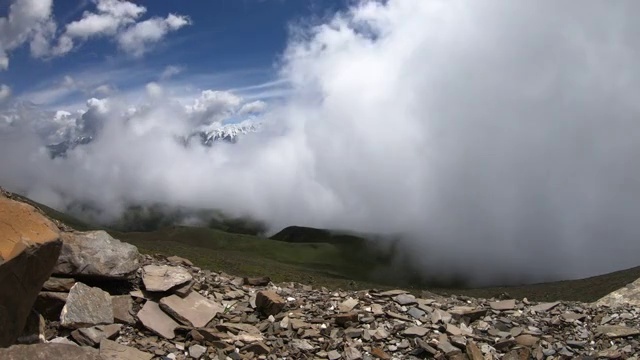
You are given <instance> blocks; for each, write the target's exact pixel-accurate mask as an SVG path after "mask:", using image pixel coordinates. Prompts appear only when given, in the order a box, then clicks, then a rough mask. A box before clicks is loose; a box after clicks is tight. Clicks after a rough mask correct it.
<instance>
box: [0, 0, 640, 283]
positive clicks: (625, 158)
mask: <svg viewBox="0 0 640 360" xmlns="http://www.w3.org/2000/svg"><path fill="white" fill-rule="evenodd" d="M638 13H640V3H638V2H636V1H618V2H605V1H562V2H557V1H553V2H552V1H529V2H521V1H482V2H474V1H427V0H423V1H415V0H390V1H388V2H386V4H381V3H378V2H363V3H362V4H360V5H354V6H353V7H352V8H351V10H350V11H349V12H348V13H343V14H337V15H336V16H335V17H334V18H332V19H330V20H328V21H327V22H326V23H324V24H314V25H308V26H306V27H298V28H296V29H293V30H292V34H291V39H290V42H289V46H288V49H287V50H286V52H285V53H284V54H283V56H282V59H281V62H280V65H279V67H280V71H279V77H280V80H282V81H284V82H287V83H288V84H289V85H290V89H291V90H290V95H289V96H288V97H287V98H286V99H285V100H284V101H283V102H282V103H271V104H268V105H267V106H266V108H265V106H264V105H265V104H264V103H260V104H256V103H250V102H249V101H247V100H244V99H242V98H240V97H237V96H236V95H233V94H231V93H223V92H220V93H214V92H205V93H202V94H201V95H200V97H199V98H198V99H194V100H193V102H192V103H191V104H190V105H187V106H183V105H181V104H179V103H177V101H174V100H173V99H171V98H169V97H168V96H166V95H165V94H167V93H168V92H167V91H164V90H165V89H163V85H162V84H150V85H149V86H147V92H148V96H147V98H146V99H145V100H144V102H143V103H130V102H128V101H127V100H126V99H125V98H124V97H118V96H117V95H116V96H112V97H110V98H108V99H102V100H97V99H93V100H90V101H89V102H88V103H87V107H88V109H87V112H86V113H84V114H58V116H56V119H58V121H59V122H60V121H63V120H64V119H67V120H69V121H72V122H73V123H74V124H77V125H78V126H80V127H84V128H85V130H86V129H92V131H95V132H96V133H97V134H98V135H97V136H96V138H95V140H94V141H93V142H92V143H90V144H88V145H84V146H79V147H77V148H75V149H74V150H73V151H70V152H69V154H68V157H67V158H56V159H55V160H51V159H50V158H49V157H48V155H47V153H46V152H45V151H43V150H42V148H41V147H39V146H41V145H42V138H43V137H42V136H41V135H40V136H39V135H37V134H35V133H34V131H33V128H34V126H32V121H30V120H31V119H27V118H26V117H28V116H27V115H26V114H28V113H29V112H26V111H25V112H23V115H22V117H21V115H19V114H18V115H16V117H14V118H12V119H13V120H11V121H10V120H8V119H9V118H8V117H7V118H6V121H5V123H6V124H4V125H2V123H1V122H0V127H1V128H3V129H4V130H3V132H2V134H3V135H2V138H0V169H1V170H0V184H2V185H3V186H6V187H8V188H9V189H14V190H20V191H23V192H26V193H27V194H28V195H30V196H32V197H34V198H35V199H37V200H41V201H44V202H45V203H48V204H51V205H54V206H59V207H64V205H65V204H67V203H68V202H69V201H70V200H78V201H85V202H91V203H94V204H98V205H99V206H100V207H101V208H103V209H105V211H106V213H105V214H110V215H111V216H113V215H116V214H117V213H118V211H120V210H121V209H122V206H123V205H125V204H127V203H129V202H134V203H150V202H156V201H162V202H168V203H171V204H176V205H185V206H198V207H215V208H220V209H224V210H227V211H230V212H233V213H239V214H240V213H242V214H250V215H252V216H255V217H257V218H260V219H264V220H266V221H268V222H269V224H270V225H271V226H272V227H273V228H274V229H277V228H278V227H282V226H286V225H291V224H296V225H310V226H317V227H329V228H341V229H352V230H358V231H367V232H380V233H403V234H405V235H406V236H407V239H410V240H408V242H407V244H409V245H410V246H408V247H407V249H406V250H407V254H409V255H410V256H411V257H412V258H413V259H414V260H415V261H416V262H417V263H419V264H420V265H421V266H422V268H423V269H424V271H425V272H432V273H433V272H438V273H443V274H446V273H453V272H462V273H464V274H470V275H472V276H475V277H476V279H477V280H481V281H486V280H487V279H493V280H495V279H507V278H511V279H517V278H519V277H520V276H523V275H524V276H527V278H528V279H530V280H542V279H548V278H560V277H577V276H586V275H592V274H598V273H603V272H606V271H611V270H616V269H621V268H625V267H631V266H636V265H640V261H639V260H638V256H637V254H638V253H639V251H640V174H639V173H640V167H639V166H638V158H639V156H640V123H639V120H640V117H639V115H640V99H639V97H640V78H639V75H640V67H639V66H638V64H639V62H640V54H639V50H640V43H639V42H638V38H639V36H640V31H639V30H640V22H638V21H636V19H635V17H636V16H637V14H638ZM243 108H244V109H245V110H242V109H243ZM253 108H259V109H260V111H259V112H258V115H255V116H257V117H259V119H260V121H261V122H262V123H263V124H264V126H263V129H262V131H261V132H258V133H256V134H249V135H247V136H244V137H242V138H241V140H240V141H239V142H238V143H236V144H217V145H215V146H213V147H212V148H206V147H202V146H189V147H185V146H183V145H182V144H181V143H180V142H179V141H176V138H175V135H176V134H178V135H179V134H185V133H186V132H188V131H189V129H191V128H192V127H193V126H207V124H211V123H214V124H217V123H218V122H224V121H225V119H228V118H231V117H237V116H239V115H243V114H246V113H247V112H248V111H249V110H246V109H253ZM34 121H35V120H34ZM38 121H39V120H38ZM38 121H35V122H38ZM203 124H204V125H203Z"/></svg>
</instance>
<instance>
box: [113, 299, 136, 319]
mask: <svg viewBox="0 0 640 360" xmlns="http://www.w3.org/2000/svg"><path fill="white" fill-rule="evenodd" d="M111 306H112V307H113V319H114V320H115V322H118V323H122V324H130V325H131V324H135V322H136V319H134V318H133V315H132V314H131V312H132V311H133V301H132V300H131V296H129V295H118V296H112V297H111Z"/></svg>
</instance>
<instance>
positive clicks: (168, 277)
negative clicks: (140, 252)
mask: <svg viewBox="0 0 640 360" xmlns="http://www.w3.org/2000/svg"><path fill="white" fill-rule="evenodd" d="M143 270H144V271H143V275H142V282H143V283H144V287H145V289H146V290H147V291H167V290H169V289H171V288H172V287H174V286H178V285H181V284H184V283H186V282H188V281H191V279H192V276H191V274H189V272H188V271H187V270H185V269H184V268H181V267H177V266H169V265H147V266H145V267H144V268H143Z"/></svg>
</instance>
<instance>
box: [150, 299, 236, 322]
mask: <svg viewBox="0 0 640 360" xmlns="http://www.w3.org/2000/svg"><path fill="white" fill-rule="evenodd" d="M160 308H161V309H162V310H164V311H165V312H166V313H167V314H169V315H171V316H172V317H173V318H174V319H176V320H178V321H179V322H181V323H183V324H185V325H189V326H194V327H205V326H206V325H207V324H208V323H209V321H211V320H212V319H213V318H214V317H215V316H216V314H217V313H219V312H222V311H223V310H224V308H223V307H222V305H221V304H218V303H216V302H213V301H211V300H209V299H207V298H205V297H204V296H202V295H200V294H198V293H197V292H195V291H193V292H191V293H190V294H189V295H187V297H185V298H184V299H183V298H181V297H179V296H177V295H171V296H168V297H165V298H163V299H162V300H160Z"/></svg>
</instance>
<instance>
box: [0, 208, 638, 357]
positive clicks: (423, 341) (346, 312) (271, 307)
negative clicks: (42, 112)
mask: <svg viewBox="0 0 640 360" xmlns="http://www.w3.org/2000/svg"><path fill="white" fill-rule="evenodd" d="M1 214H2V213H1V212H0V216H2V215H1ZM6 221H7V220H6V216H5V217H4V218H2V217H0V224H2V223H3V222H6ZM54 230H55V229H54ZM54 230H52V233H51V234H48V233H47V234H48V235H47V239H48V240H51V241H54V242H55V241H58V240H57V238H58V237H61V238H62V239H63V241H64V244H63V245H62V251H61V254H62V255H61V256H60V259H59V260H58V262H57V264H51V269H53V268H54V265H55V270H53V271H54V275H53V277H51V278H49V279H48V280H47V281H46V282H45V281H44V280H45V279H42V281H35V280H34V282H35V283H36V285H37V286H38V287H41V291H40V293H39V294H38V295H37V300H36V301H35V305H34V306H33V310H32V311H31V313H30V315H29V316H28V317H27V316H26V315H25V319H27V320H26V326H25V327H24V332H23V333H22V334H20V333H19V332H17V333H15V334H13V335H12V339H13V340H11V342H12V343H13V341H15V339H18V338H19V339H18V342H20V343H23V344H25V343H30V345H14V346H11V347H8V348H5V349H0V359H56V360H58V359H60V358H65V359H66V360H73V359H103V360H104V359H123V360H129V359H131V360H145V359H162V360H169V359H171V360H173V359H225V360H226V359H329V360H338V359H344V360H357V359H430V358H435V359H470V360H480V359H506V360H514V359H570V358H577V359H580V358H581V359H593V358H610V359H637V358H638V357H637V355H636V354H637V353H640V342H639V341H638V336H640V308H639V307H638V306H637V304H636V303H629V302H627V301H625V300H624V298H625V296H626V297H629V298H633V296H637V294H635V295H634V294H633V291H632V290H633V289H635V287H634V286H630V287H628V288H627V289H626V290H624V291H622V290H621V291H618V292H616V293H614V294H612V295H611V296H610V297H609V298H611V299H614V300H615V301H614V300H611V299H609V300H607V298H605V299H603V300H602V301H600V302H598V303H595V304H584V303H569V302H554V303H532V302H529V301H527V300H526V299H522V300H515V299H488V300H485V299H474V298H467V297H460V296H458V297H442V296H439V295H436V294H432V293H429V292H423V293H421V294H410V293H408V292H406V291H403V290H390V291H377V290H368V291H339V290H338V291H332V290H328V289H324V288H313V287H311V286H308V285H302V284H295V283H291V284H278V285H276V284H273V283H272V282H271V281H270V280H269V278H268V277H262V278H240V277H234V276H231V275H227V274H224V273H220V272H212V271H209V270H205V269H200V268H198V267H196V266H194V265H193V264H192V263H191V262H190V261H188V260H187V259H182V258H179V257H175V256H173V257H164V256H160V255H155V256H148V255H140V254H138V252H137V250H136V249H135V247H132V246H131V245H128V244H125V243H122V242H120V241H118V240H116V239H113V238H111V237H110V236H109V235H108V234H107V233H104V232H89V233H75V232H64V233H63V235H61V236H58V235H56V232H55V231H54ZM45 233H46V232H45ZM3 236H4V235H3ZM3 254H4V253H3ZM11 261H12V260H11V259H9V260H8V261H7V262H5V263H4V264H3V265H0V270H3V269H4V268H5V266H6V265H7V264H9V263H10V262H11ZM50 271H51V270H50ZM0 274H2V272H0ZM36 292H37V291H36ZM2 294H3V295H0V296H6V294H5V293H2ZM32 303H33V302H32ZM10 304H12V303H10ZM12 306H13V305H12ZM14 306H19V305H17V304H16V305H14ZM30 309H31V305H29V307H28V309H27V310H30ZM4 311H5V313H8V312H9V313H10V312H11V311H14V309H8V310H4ZM4 316H6V315H4ZM2 324H3V327H2V331H4V332H5V333H7V332H8V331H6V329H5V328H4V325H5V324H8V323H7V322H6V321H5V320H3V321H2ZM14 331H15V330H14ZM5 341H6V340H5ZM4 345H5V346H7V345H9V344H7V343H6V342H5V344H4Z"/></svg>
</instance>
